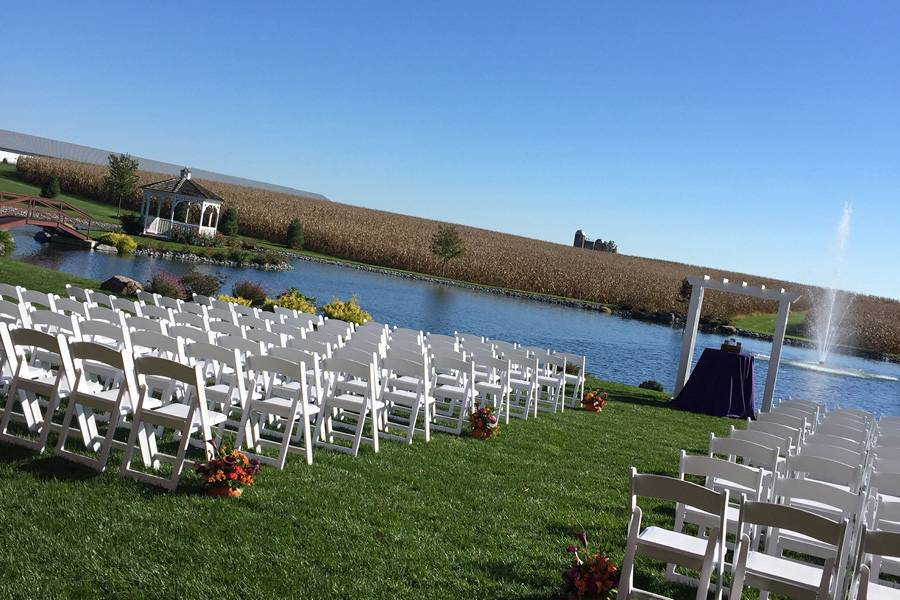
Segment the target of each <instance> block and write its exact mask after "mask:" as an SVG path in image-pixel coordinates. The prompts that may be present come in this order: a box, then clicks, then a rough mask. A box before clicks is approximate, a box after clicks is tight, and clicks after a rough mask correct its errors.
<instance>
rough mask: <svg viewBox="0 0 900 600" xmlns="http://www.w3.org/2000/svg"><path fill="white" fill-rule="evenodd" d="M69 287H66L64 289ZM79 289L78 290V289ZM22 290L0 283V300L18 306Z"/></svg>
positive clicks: (18, 287) (16, 286)
mask: <svg viewBox="0 0 900 600" xmlns="http://www.w3.org/2000/svg"><path fill="white" fill-rule="evenodd" d="M68 287H69V286H68V285H66V288H68ZM79 289H80V288H79ZM23 290H24V288H22V287H20V286H18V285H12V284H9V283H0V300H7V301H8V302H14V303H16V304H19V303H21V302H22V291H23Z"/></svg>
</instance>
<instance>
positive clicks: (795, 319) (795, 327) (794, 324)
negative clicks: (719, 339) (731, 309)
mask: <svg viewBox="0 0 900 600" xmlns="http://www.w3.org/2000/svg"><path fill="white" fill-rule="evenodd" d="M806 313H807V311H805V310H796V311H791V313H790V314H789V315H788V324H787V332H786V335H787V336H788V337H794V338H798V339H806V338H805V337H804V336H803V333H804V324H805V323H806ZM777 318H778V315H776V314H775V313H753V314H752V315H738V316H736V317H735V318H733V319H732V320H731V324H732V325H734V326H735V327H737V328H738V329H746V330H748V331H756V332H758V333H767V334H769V335H773V334H774V333H775V320H776V319H777Z"/></svg>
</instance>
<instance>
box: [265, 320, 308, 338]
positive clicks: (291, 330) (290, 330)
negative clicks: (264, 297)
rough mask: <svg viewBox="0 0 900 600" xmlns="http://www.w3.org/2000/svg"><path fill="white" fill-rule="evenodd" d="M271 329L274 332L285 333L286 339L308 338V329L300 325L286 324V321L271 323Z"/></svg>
mask: <svg viewBox="0 0 900 600" xmlns="http://www.w3.org/2000/svg"><path fill="white" fill-rule="evenodd" d="M269 329H270V330H271V332H272V333H277V334H281V335H284V336H285V339H287V340H292V339H298V340H303V339H306V330H305V329H302V328H300V327H294V326H293V325H285V324H284V323H270V324H269Z"/></svg>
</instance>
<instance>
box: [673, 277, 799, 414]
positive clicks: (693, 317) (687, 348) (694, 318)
mask: <svg viewBox="0 0 900 600" xmlns="http://www.w3.org/2000/svg"><path fill="white" fill-rule="evenodd" d="M687 280H688V283H690V284H691V303H690V305H689V307H688V315H687V321H686V322H685V327H684V337H682V340H681V360H680V361H679V363H678V374H677V377H676V380H675V395H676V396H677V395H678V392H680V391H681V388H683V387H684V384H685V383H687V380H688V377H689V376H690V374H691V362H692V361H693V358H694V346H695V345H696V343H697V327H698V326H699V325H700V308H701V307H702V306H703V293H704V291H705V290H708V289H710V290H719V291H721V292H728V293H731V294H738V295H741V296H751V297H753V298H762V299H764V300H774V301H775V302H778V320H777V321H776V323H775V334H774V335H773V336H772V352H771V353H770V356H769V371H768V375H767V376H766V387H765V391H764V392H763V402H762V409H763V411H764V412H766V411H768V410H769V409H771V408H772V396H773V395H774V393H775V381H776V380H777V379H778V365H779V364H780V363H781V347H782V345H783V344H784V333H785V331H787V323H788V315H789V314H790V312H791V304H792V303H794V302H796V301H797V300H799V299H800V294H798V293H796V292H788V291H785V289H784V288H780V289H777V290H774V289H772V290H770V289H766V286H764V285H761V286H759V287H753V286H749V285H747V282H746V281H742V282H741V283H733V282H731V281H728V280H727V279H722V280H714V279H710V277H709V275H704V276H703V277H702V278H700V277H688V279H687Z"/></svg>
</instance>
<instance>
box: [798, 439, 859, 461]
mask: <svg viewBox="0 0 900 600" xmlns="http://www.w3.org/2000/svg"><path fill="white" fill-rule="evenodd" d="M800 454H805V455H807V456H821V457H823V458H830V459H831V460H836V461H838V462H842V463H844V464H847V465H861V464H863V463H864V462H865V458H866V453H865V452H860V451H859V450H848V449H847V448H841V447H840V446H832V445H830V444H826V443H818V442H809V443H806V444H803V445H802V446H801V447H800Z"/></svg>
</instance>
